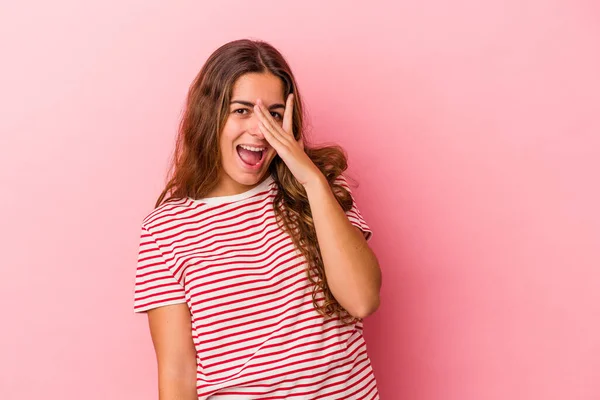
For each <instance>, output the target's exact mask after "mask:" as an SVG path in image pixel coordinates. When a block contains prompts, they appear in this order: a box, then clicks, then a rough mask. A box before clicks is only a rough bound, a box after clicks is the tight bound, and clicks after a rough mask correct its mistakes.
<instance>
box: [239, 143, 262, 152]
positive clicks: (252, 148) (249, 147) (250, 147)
mask: <svg viewBox="0 0 600 400" xmlns="http://www.w3.org/2000/svg"><path fill="white" fill-rule="evenodd" d="M240 147H241V148H242V149H246V150H250V151H256V152H260V151H264V150H265V148H264V147H252V146H246V145H245V144H240Z"/></svg>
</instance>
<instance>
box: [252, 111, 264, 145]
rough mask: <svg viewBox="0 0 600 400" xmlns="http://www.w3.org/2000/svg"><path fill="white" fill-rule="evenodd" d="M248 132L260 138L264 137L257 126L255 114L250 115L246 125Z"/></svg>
mask: <svg viewBox="0 0 600 400" xmlns="http://www.w3.org/2000/svg"><path fill="white" fill-rule="evenodd" d="M248 133H250V135H252V136H254V137H256V138H258V139H261V140H262V139H264V138H265V135H263V133H262V132H261V130H260V127H259V123H258V117H256V116H255V115H252V117H251V118H250V121H249V125H248Z"/></svg>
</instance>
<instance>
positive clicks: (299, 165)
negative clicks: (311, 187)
mask: <svg viewBox="0 0 600 400" xmlns="http://www.w3.org/2000/svg"><path fill="white" fill-rule="evenodd" d="M293 112H294V95H293V94H291V93H290V95H289V96H288V98H287V101H286V104H285V111H284V112H283V124H282V125H281V126H280V125H279V124H278V123H277V121H275V119H274V118H273V116H272V115H271V113H269V111H268V110H267V109H266V108H265V106H264V104H263V103H262V101H261V100H260V99H258V100H257V101H256V105H255V106H254V113H255V114H256V115H257V116H258V121H259V126H260V130H261V132H262V133H263V135H264V136H265V139H267V141H268V142H269V144H270V145H271V146H272V147H273V148H274V149H275V151H276V152H277V154H278V155H279V157H281V159H282V160H283V162H284V163H285V165H287V167H288V168H289V170H290V172H291V173H292V174H293V175H294V177H295V178H296V179H297V180H298V182H300V184H302V185H303V186H305V187H306V185H308V184H310V183H312V182H315V181H319V180H321V179H323V178H324V176H323V174H322V173H321V171H319V168H317V166H316V165H315V164H314V163H313V162H312V160H311V159H310V158H309V157H308V155H307V154H306V153H305V152H304V143H303V141H302V138H300V139H299V140H296V139H295V137H294V132H293V130H292V116H293Z"/></svg>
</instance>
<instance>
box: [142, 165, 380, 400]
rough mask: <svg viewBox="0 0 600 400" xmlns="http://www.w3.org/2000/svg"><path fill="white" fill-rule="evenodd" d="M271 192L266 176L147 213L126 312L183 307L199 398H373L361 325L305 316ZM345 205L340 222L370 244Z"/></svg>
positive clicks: (291, 252)
mask: <svg viewBox="0 0 600 400" xmlns="http://www.w3.org/2000/svg"><path fill="white" fill-rule="evenodd" d="M337 182H338V183H340V184H342V185H343V186H344V187H345V188H346V189H348V190H350V188H349V186H348V184H347V182H346V180H345V179H344V178H343V177H340V178H338V181H337ZM277 190H278V189H277V185H276V184H275V182H274V181H273V178H272V177H271V176H268V177H267V178H266V179H265V180H264V181H263V182H261V183H260V184H259V185H257V186H255V187H254V188H252V189H250V190H248V191H246V192H244V193H241V194H236V195H231V196H222V197H213V198H205V199H191V198H185V199H178V200H172V201H169V202H166V203H164V204H162V205H161V206H159V207H158V208H156V209H155V210H154V211H152V212H151V213H150V214H149V215H148V216H147V217H146V218H145V219H144V221H143V223H142V230H141V239H140V247H139V259H138V265H137V273H136V278H135V298H134V311H135V312H144V311H147V310H149V309H151V308H155V307H160V306H165V305H169V304H178V303H187V305H188V307H189V309H190V312H191V323H192V337H193V341H194V345H195V348H196V355H197V365H198V366H197V390H198V399H199V400H202V399H209V398H210V399H215V400H225V399H228V400H229V399H239V400H241V399H244V400H246V399H317V398H318V399H345V400H347V399H361V400H362V399H378V398H379V395H378V392H377V387H376V382H375V376H374V375H373V370H372V368H371V363H370V360H369V357H368V356H367V349H366V344H365V341H364V339H363V334H362V332H363V325H362V322H357V323H355V324H353V325H344V324H342V323H341V321H340V320H339V319H337V318H328V319H325V318H323V317H322V316H321V315H320V314H318V313H317V311H316V310H315V309H314V307H313V300H312V287H311V283H310V281H309V279H308V277H307V275H306V259H305V258H304V256H303V255H302V254H301V253H300V251H299V250H298V249H297V248H296V247H295V246H294V244H293V242H292V240H291V238H290V237H289V235H288V234H287V233H285V232H284V231H283V230H282V229H281V228H279V227H278V226H277V224H276V221H275V213H274V211H273V199H274V197H275V194H276V193H277ZM353 203H354V205H353V207H352V209H351V210H349V211H348V212H347V213H346V214H347V216H348V219H349V220H350V222H351V223H352V224H353V225H355V226H357V227H359V228H360V229H361V230H362V231H363V233H364V235H365V237H366V238H367V239H370V237H371V235H372V232H371V230H370V228H369V227H368V225H367V224H366V222H365V221H364V219H363V217H362V216H361V214H360V212H359V210H358V208H357V207H356V202H353ZM321 298H322V295H321Z"/></svg>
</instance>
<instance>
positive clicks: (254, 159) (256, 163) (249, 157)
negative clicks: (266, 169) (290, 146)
mask: <svg viewBox="0 0 600 400" xmlns="http://www.w3.org/2000/svg"><path fill="white" fill-rule="evenodd" d="M235 149H236V150H237V153H238V156H239V157H240V160H242V162H243V163H244V164H245V165H246V166H248V167H251V168H258V167H260V165H261V164H262V161H263V159H264V157H265V153H266V152H267V149H266V148H264V147H253V146H247V145H244V144H238V145H237V146H236V148H235Z"/></svg>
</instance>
